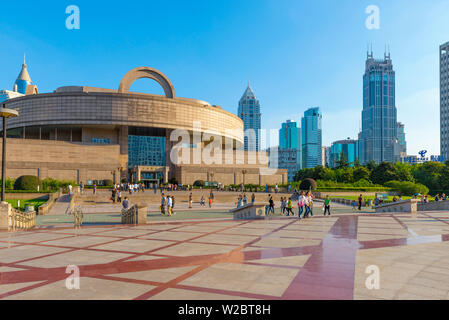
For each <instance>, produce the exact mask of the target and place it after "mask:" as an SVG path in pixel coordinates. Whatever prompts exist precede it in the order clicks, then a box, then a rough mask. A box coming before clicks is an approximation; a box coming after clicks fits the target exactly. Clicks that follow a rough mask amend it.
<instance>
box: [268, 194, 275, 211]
mask: <svg viewBox="0 0 449 320" xmlns="http://www.w3.org/2000/svg"><path fill="white" fill-rule="evenodd" d="M268 203H269V204H270V210H269V212H272V213H273V214H274V201H273V197H270V200H269V201H268Z"/></svg>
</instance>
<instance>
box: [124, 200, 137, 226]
mask: <svg viewBox="0 0 449 320" xmlns="http://www.w3.org/2000/svg"><path fill="white" fill-rule="evenodd" d="M121 216H122V224H136V223H137V205H136V204H134V205H132V206H131V207H129V208H128V209H122V214H121Z"/></svg>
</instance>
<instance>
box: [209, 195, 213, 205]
mask: <svg viewBox="0 0 449 320" xmlns="http://www.w3.org/2000/svg"><path fill="white" fill-rule="evenodd" d="M212 201H213V200H212V198H211V197H209V208H212Z"/></svg>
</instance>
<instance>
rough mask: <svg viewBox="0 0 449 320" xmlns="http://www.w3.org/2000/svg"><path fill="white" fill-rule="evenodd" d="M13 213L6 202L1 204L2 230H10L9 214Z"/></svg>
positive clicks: (0, 221) (0, 218)
mask: <svg viewBox="0 0 449 320" xmlns="http://www.w3.org/2000/svg"><path fill="white" fill-rule="evenodd" d="M10 212H11V205H10V204H9V203H8V202H6V201H4V202H2V203H0V230H8V229H9V214H10Z"/></svg>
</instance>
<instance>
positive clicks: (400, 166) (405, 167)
mask: <svg viewBox="0 0 449 320" xmlns="http://www.w3.org/2000/svg"><path fill="white" fill-rule="evenodd" d="M394 166H395V167H396V173H397V175H398V178H399V181H411V182H415V179H414V178H413V175H412V169H411V166H410V164H408V163H401V162H396V163H395V164H394Z"/></svg>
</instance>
